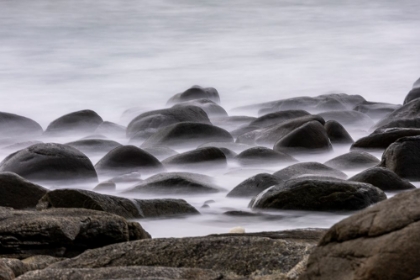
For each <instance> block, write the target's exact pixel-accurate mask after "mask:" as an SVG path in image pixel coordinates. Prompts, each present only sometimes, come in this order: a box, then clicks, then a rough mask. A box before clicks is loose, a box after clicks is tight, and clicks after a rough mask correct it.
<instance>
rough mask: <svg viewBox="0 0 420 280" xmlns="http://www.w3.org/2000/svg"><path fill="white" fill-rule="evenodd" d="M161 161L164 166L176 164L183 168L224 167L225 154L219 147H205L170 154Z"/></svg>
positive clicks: (225, 163)
mask: <svg viewBox="0 0 420 280" xmlns="http://www.w3.org/2000/svg"><path fill="white" fill-rule="evenodd" d="M162 163H163V164H164V165H165V166H177V167H184V168H188V169H190V168H192V166H194V168H199V167H207V168H214V167H219V168H224V167H226V165H227V161H226V155H225V154H224V153H223V151H222V150H221V149H219V148H215V147H205V148H198V149H195V150H192V151H188V152H185V153H182V154H178V155H174V156H171V157H169V158H167V159H165V160H164V161H162Z"/></svg>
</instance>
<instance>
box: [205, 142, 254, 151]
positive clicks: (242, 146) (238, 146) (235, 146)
mask: <svg viewBox="0 0 420 280" xmlns="http://www.w3.org/2000/svg"><path fill="white" fill-rule="evenodd" d="M204 147H216V148H225V149H229V150H231V151H233V152H235V153H241V152H243V151H245V150H246V149H250V148H252V146H250V145H246V144H241V143H232V142H209V143H206V144H203V145H200V146H199V148H204Z"/></svg>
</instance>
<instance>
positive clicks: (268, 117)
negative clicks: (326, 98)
mask: <svg viewBox="0 0 420 280" xmlns="http://www.w3.org/2000/svg"><path fill="white" fill-rule="evenodd" d="M307 115H309V113H308V112H306V111H304V110H286V111H280V112H274V113H269V114H265V115H262V116H260V117H258V118H257V119H256V120H254V121H252V122H251V123H250V124H249V126H255V127H267V126H271V125H277V124H280V123H282V122H285V121H289V120H291V119H295V118H299V117H303V116H307Z"/></svg>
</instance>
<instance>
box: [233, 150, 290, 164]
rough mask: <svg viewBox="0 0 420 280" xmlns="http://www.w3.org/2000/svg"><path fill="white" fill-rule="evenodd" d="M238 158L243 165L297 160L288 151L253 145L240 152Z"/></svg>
mask: <svg viewBox="0 0 420 280" xmlns="http://www.w3.org/2000/svg"><path fill="white" fill-rule="evenodd" d="M236 160H237V161H238V162H239V164H241V165H262V164H264V165H269V164H278V163H291V162H297V160H296V159H295V158H293V157H292V156H290V155H288V154H286V153H283V152H277V151H273V150H272V149H269V148H266V147H253V148H250V149H247V150H245V151H243V152H242V153H240V154H238V155H237V156H236Z"/></svg>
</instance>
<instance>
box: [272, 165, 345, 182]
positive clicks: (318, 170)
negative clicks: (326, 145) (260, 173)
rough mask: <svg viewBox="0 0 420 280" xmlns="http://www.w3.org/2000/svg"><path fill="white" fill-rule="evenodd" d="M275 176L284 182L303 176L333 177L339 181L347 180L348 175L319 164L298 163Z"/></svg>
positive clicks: (276, 173)
mask: <svg viewBox="0 0 420 280" xmlns="http://www.w3.org/2000/svg"><path fill="white" fill-rule="evenodd" d="M273 175H274V176H276V177H277V178H279V179H280V180H283V181H286V180H289V179H292V178H297V177H300V176H303V175H318V176H331V177H336V178H339V179H346V178H347V175H346V174H344V173H343V172H341V171H340V170H337V169H334V168H331V167H328V166H326V165H324V164H322V163H319V162H301V163H296V164H293V165H290V166H288V167H286V168H283V169H281V170H279V171H277V172H275V173H274V174H273Z"/></svg>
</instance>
